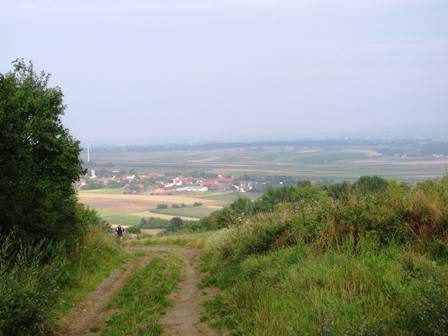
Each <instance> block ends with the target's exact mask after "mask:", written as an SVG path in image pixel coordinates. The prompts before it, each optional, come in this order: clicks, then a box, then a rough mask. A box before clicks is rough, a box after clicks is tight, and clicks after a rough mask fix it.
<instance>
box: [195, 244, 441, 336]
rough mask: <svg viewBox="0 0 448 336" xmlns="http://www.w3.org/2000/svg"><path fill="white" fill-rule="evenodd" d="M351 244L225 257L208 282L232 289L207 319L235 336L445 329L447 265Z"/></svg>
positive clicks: (214, 305)
mask: <svg viewBox="0 0 448 336" xmlns="http://www.w3.org/2000/svg"><path fill="white" fill-rule="evenodd" d="M351 250H352V247H350V246H341V248H340V249H337V250H335V251H328V252H326V253H324V254H315V253H314V252H313V251H312V249H311V248H310V247H309V246H306V245H304V244H298V245H297V246H294V247H291V248H286V249H281V250H278V251H275V252H271V253H268V254H266V255H252V256H248V257H247V258H244V259H240V260H236V259H228V260H220V261H219V265H218V264H215V265H214V266H212V267H211V268H210V269H209V270H211V271H212V273H211V274H212V275H211V276H210V277H208V278H206V279H205V280H204V281H203V285H206V286H207V285H218V286H220V287H221V288H223V289H225V292H224V295H223V296H222V297H217V298H216V299H215V300H213V301H211V302H208V303H207V304H206V305H205V308H206V310H207V313H206V315H205V318H206V319H208V320H210V321H212V324H214V325H215V326H223V325H225V326H227V327H229V328H230V329H231V330H233V332H234V334H235V335H270V336H271V335H272V336H275V335H279V336H280V335H281V336H284V335H299V334H300V335H433V334H434V335H444V332H445V331H446V329H444V328H446V324H447V322H446V316H447V313H448V304H447V302H448V301H447V300H448V288H447V286H446V281H447V280H448V267H447V266H446V265H438V264H436V263H434V262H432V261H431V260H428V259H426V258H425V257H422V256H418V255H414V254H412V253H408V252H406V251H405V250H403V249H402V248H398V247H396V246H390V247H388V248H381V249H380V248H378V247H376V246H374V244H370V243H369V242H365V244H364V245H363V246H362V248H361V251H360V252H359V254H354V253H351V252H349V251H351ZM209 262H210V259H209ZM215 262H217V261H216V260H215ZM441 321H445V322H441ZM440 323H441V324H440ZM444 323H445V324H444ZM439 328H440V329H439ZM437 330H438V332H435V333H434V331H437ZM443 330H445V331H443Z"/></svg>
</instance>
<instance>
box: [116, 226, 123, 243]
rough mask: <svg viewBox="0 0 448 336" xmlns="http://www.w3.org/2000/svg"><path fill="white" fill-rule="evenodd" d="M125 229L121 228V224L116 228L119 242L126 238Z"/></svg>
mask: <svg viewBox="0 0 448 336" xmlns="http://www.w3.org/2000/svg"><path fill="white" fill-rule="evenodd" d="M124 231H125V230H124V228H122V227H121V225H120V224H118V226H117V227H116V228H115V235H116V236H117V237H118V239H119V240H122V239H123V236H124Z"/></svg>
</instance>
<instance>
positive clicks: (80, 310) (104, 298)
mask: <svg viewBox="0 0 448 336" xmlns="http://www.w3.org/2000/svg"><path fill="white" fill-rule="evenodd" d="M146 251H147V249H145V250H141V252H146ZM151 252H153V251H151ZM155 256H157V254H156V255H154V254H153V253H152V254H151V255H145V256H144V257H141V258H139V259H138V260H136V261H130V262H128V263H127V264H125V265H124V266H123V267H121V268H120V269H117V270H115V271H113V272H112V274H111V275H110V276H109V277H108V278H106V279H105V280H103V282H102V283H101V284H100V285H99V286H98V287H97V288H96V289H95V290H94V291H93V292H91V293H90V294H89V295H88V296H87V297H86V298H85V299H84V300H83V301H82V302H80V303H78V304H77V305H75V307H74V308H73V309H72V310H71V311H70V312H69V313H68V314H67V315H65V316H64V317H63V318H62V319H61V320H60V321H59V323H58V324H57V326H56V330H55V332H54V335H57V336H80V335H97V333H95V332H93V331H95V329H96V330H102V329H103V326H104V324H105V321H106V320H107V318H108V317H109V316H110V315H111V314H112V313H113V311H111V310H110V309H108V305H109V303H110V302H111V301H112V299H113V297H114V295H115V294H117V293H118V291H119V290H120V289H121V288H122V287H123V286H124V284H125V283H126V281H127V280H128V279H129V277H130V276H131V275H132V274H133V273H134V272H136V271H138V270H140V269H143V268H144V267H145V266H146V265H147V264H148V263H149V262H150V261H151V259H153V258H154V257H155ZM91 328H92V329H91ZM91 330H92V331H91Z"/></svg>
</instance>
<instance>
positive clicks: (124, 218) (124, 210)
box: [78, 188, 238, 226]
mask: <svg viewBox="0 0 448 336" xmlns="http://www.w3.org/2000/svg"><path fill="white" fill-rule="evenodd" d="M117 189H118V188H117ZM110 190H114V189H97V190H89V191H80V192H78V198H79V201H80V202H81V203H84V204H85V205H87V206H89V207H91V208H94V209H96V210H97V211H98V212H99V214H100V215H101V217H102V218H104V219H105V220H107V221H108V222H109V223H111V224H122V225H131V226H132V225H138V224H139V223H140V220H141V218H148V217H157V218H161V219H168V220H169V219H171V218H173V217H181V218H182V219H184V220H198V219H200V218H202V217H205V216H208V215H209V214H210V213H212V212H213V211H215V210H218V209H221V208H222V207H224V206H227V205H228V204H230V203H231V202H233V200H235V199H237V198H238V193H236V192H229V193H212V194H210V195H204V197H199V196H198V195H197V194H196V195H193V194H191V195H190V194H186V195H133V194H119V193H115V192H110ZM118 190H121V189H118ZM102 191H105V193H102ZM220 194H221V195H220ZM195 202H200V203H201V204H202V206H200V207H193V206H192V205H193V203H195ZM181 203H184V204H186V205H187V207H184V208H180V207H179V208H172V205H173V204H181ZM159 204H166V205H167V206H168V208H167V209H157V205H159Z"/></svg>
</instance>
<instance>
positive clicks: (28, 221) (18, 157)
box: [0, 60, 84, 241]
mask: <svg viewBox="0 0 448 336" xmlns="http://www.w3.org/2000/svg"><path fill="white" fill-rule="evenodd" d="M49 78H50V76H49V75H48V74H45V73H44V72H41V73H40V74H37V73H36V72H35V71H34V68H33V65H32V63H29V64H26V63H25V62H23V61H21V60H16V61H15V62H13V70H12V71H11V72H8V73H5V74H0V125H1V128H0V209H1V211H0V228H1V230H0V232H1V233H2V234H8V233H9V232H11V231H13V230H14V231H15V232H16V234H18V235H19V236H20V237H23V238H27V239H30V240H33V241H37V240H40V239H42V238H46V239H49V240H69V241H73V238H74V237H79V236H80V234H81V233H82V227H81V225H80V224H79V223H80V222H81V221H79V220H78V218H77V216H78V211H77V207H76V194H75V190H74V188H73V183H74V182H75V181H77V180H78V179H79V177H80V176H81V175H82V174H84V170H83V168H82V166H81V161H80V158H79V153H80V147H79V142H78V141H76V140H75V139H74V138H73V137H72V136H71V135H70V134H69V132H68V130H67V129H66V128H65V127H64V126H63V125H62V122H61V116H62V115H63V114H64V110H65V105H64V103H63V100H62V98H63V93H62V91H61V89H60V88H59V87H49V86H48V81H49Z"/></svg>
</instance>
